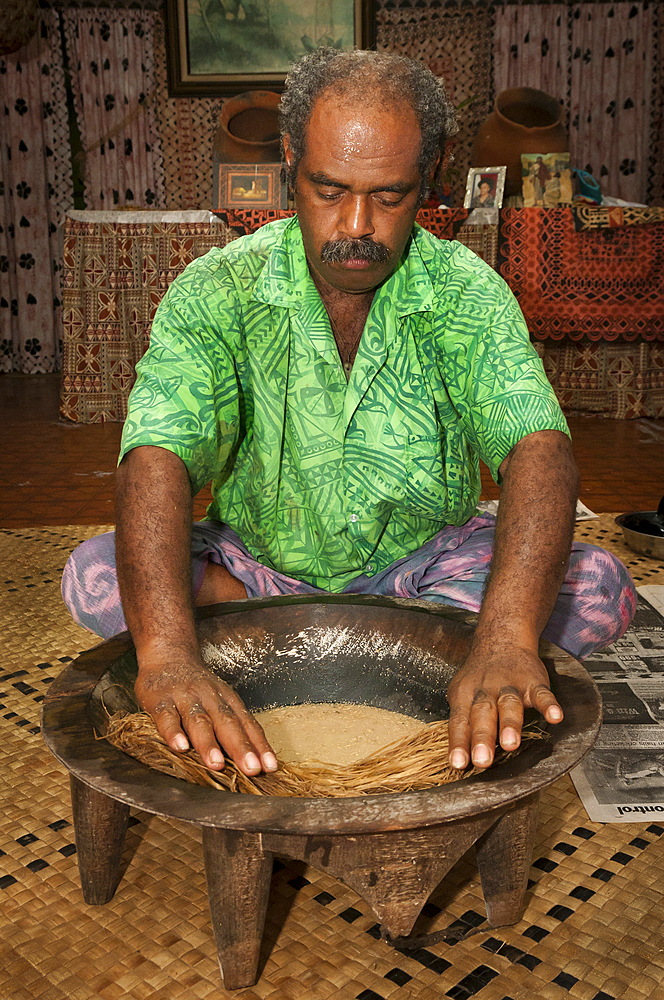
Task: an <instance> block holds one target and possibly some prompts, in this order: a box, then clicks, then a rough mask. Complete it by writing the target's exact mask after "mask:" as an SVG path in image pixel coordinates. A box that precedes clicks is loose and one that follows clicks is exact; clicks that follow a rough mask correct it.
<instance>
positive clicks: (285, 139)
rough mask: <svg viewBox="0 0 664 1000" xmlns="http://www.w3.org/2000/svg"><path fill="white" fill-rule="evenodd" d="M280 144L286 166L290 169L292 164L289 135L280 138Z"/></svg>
mask: <svg viewBox="0 0 664 1000" xmlns="http://www.w3.org/2000/svg"><path fill="white" fill-rule="evenodd" d="M282 144H283V148H284V160H285V161H286V166H287V167H288V169H289V170H290V168H291V167H292V165H293V149H292V146H291V141H290V135H288V133H286V135H285V136H284V137H283V139H282Z"/></svg>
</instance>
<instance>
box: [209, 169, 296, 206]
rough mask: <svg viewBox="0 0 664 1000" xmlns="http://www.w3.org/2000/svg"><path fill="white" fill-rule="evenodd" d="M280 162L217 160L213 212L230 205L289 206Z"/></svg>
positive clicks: (213, 185)
mask: <svg viewBox="0 0 664 1000" xmlns="http://www.w3.org/2000/svg"><path fill="white" fill-rule="evenodd" d="M286 207H287V203H286V185H285V184H282V183H281V164H280V163H257V164H256V165H254V164H252V163H215V164H214V175H213V178H212V211H213V212H222V211H223V210H224V209H227V208H286Z"/></svg>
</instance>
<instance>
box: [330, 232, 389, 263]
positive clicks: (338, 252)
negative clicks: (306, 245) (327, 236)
mask: <svg viewBox="0 0 664 1000" xmlns="http://www.w3.org/2000/svg"><path fill="white" fill-rule="evenodd" d="M320 258H321V260H322V261H323V262H324V263H325V264H343V263H344V261H347V260H366V261H369V263H371V264H384V263H386V261H388V260H389V259H390V251H389V250H388V248H387V247H386V246H385V244H384V243H376V242H375V241H374V240H372V239H371V238H370V237H369V236H362V237H361V238H360V239H359V240H351V239H342V240H328V241H327V243H324V244H323V247H322V249H321V252H320Z"/></svg>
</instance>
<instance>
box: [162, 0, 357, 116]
mask: <svg viewBox="0 0 664 1000" xmlns="http://www.w3.org/2000/svg"><path fill="white" fill-rule="evenodd" d="M166 29H167V31H166V44H167V55H168V92H169V94H170V96H171V97H187V96H189V97H204V96H215V95H225V94H237V93H240V92H242V91H246V90H252V89H254V88H258V89H261V90H280V89H281V88H282V87H283V84H284V80H285V78H286V73H287V72H288V70H289V68H290V67H291V65H292V64H293V63H294V62H295V61H296V60H297V59H299V58H300V57H301V56H304V55H306V54H307V52H313V51H314V50H315V49H317V48H318V47H319V46H321V45H331V46H333V47H334V48H338V49H354V48H356V49H370V48H373V46H374V44H375V31H376V9H375V0H167V5H166Z"/></svg>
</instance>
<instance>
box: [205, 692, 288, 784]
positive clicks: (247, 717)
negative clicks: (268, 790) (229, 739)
mask: <svg viewBox="0 0 664 1000" xmlns="http://www.w3.org/2000/svg"><path fill="white" fill-rule="evenodd" d="M216 704H217V705H218V706H220V709H221V714H222V720H221V724H222V726H223V725H225V720H226V718H227V716H226V714H225V713H226V712H228V711H231V712H232V713H233V715H234V716H235V718H236V719H237V720H238V722H239V725H240V727H241V730H242V733H243V735H244V738H245V740H246V741H247V745H248V747H249V751H250V752H253V753H255V754H256V755H257V756H258V757H259V758H260V764H261V765H262V767H263V770H265V771H276V770H277V758H276V757H275V755H274V752H273V750H272V747H271V746H270V744H269V743H268V741H267V737H266V736H265V732H264V731H263V727H262V726H261V725H260V723H258V722H256V720H255V719H254V717H253V715H252V714H251V712H249V710H248V709H247V708H246V706H245V704H244V702H243V701H242V699H241V698H240V696H239V695H238V694H237V692H236V691H234V690H233V689H232V688H231V687H227V685H224V690H223V691H221V692H219V693H218V694H217V702H216ZM210 714H211V715H212V718H213V720H214V719H216V716H215V713H214V711H212V712H211V713H210ZM218 735H219V736H220V737H222V738H226V736H225V730H222V732H218ZM220 742H221V740H220ZM224 745H225V746H227V748H228V745H227V744H224ZM231 756H233V760H236V758H235V756H234V755H233V754H231ZM259 770H260V767H259Z"/></svg>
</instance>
